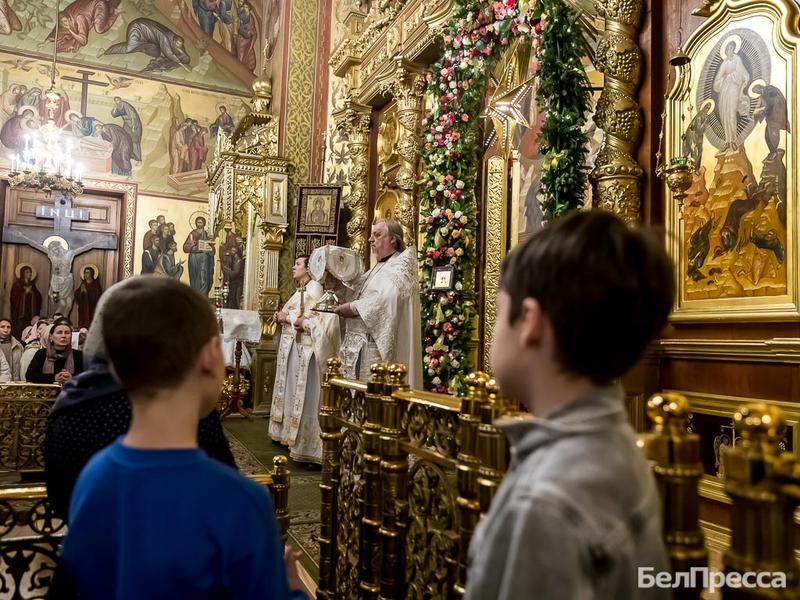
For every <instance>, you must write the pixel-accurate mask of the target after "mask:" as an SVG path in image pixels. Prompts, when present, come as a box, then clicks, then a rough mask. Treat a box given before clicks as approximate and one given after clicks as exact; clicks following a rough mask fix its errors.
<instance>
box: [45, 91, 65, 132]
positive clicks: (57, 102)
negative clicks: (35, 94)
mask: <svg viewBox="0 0 800 600" xmlns="http://www.w3.org/2000/svg"><path fill="white" fill-rule="evenodd" d="M69 112H70V110H69V97H68V96H67V94H66V92H64V91H61V90H56V91H54V92H52V93H51V92H48V93H46V94H42V96H41V98H40V99H39V118H40V119H41V121H42V122H43V123H44V122H47V121H53V122H54V123H55V124H56V126H57V127H64V125H66V124H67V113H69Z"/></svg>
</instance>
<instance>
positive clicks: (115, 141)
mask: <svg viewBox="0 0 800 600" xmlns="http://www.w3.org/2000/svg"><path fill="white" fill-rule="evenodd" d="M97 127H98V128H99V131H100V137H101V138H102V139H104V140H105V141H107V142H109V143H110V144H111V148H112V151H111V172H112V173H113V174H114V175H123V176H125V177H130V175H131V172H132V166H131V156H132V154H133V140H132V139H131V136H130V134H129V133H128V132H127V131H125V129H123V128H122V127H120V126H119V125H115V124H114V123H106V124H105V125H97Z"/></svg>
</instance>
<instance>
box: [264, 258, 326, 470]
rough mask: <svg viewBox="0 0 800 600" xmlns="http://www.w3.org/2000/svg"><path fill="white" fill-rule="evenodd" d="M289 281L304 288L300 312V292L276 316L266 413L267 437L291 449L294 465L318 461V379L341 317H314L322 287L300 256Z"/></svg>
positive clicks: (319, 455)
mask: <svg viewBox="0 0 800 600" xmlns="http://www.w3.org/2000/svg"><path fill="white" fill-rule="evenodd" d="M292 276H293V278H294V279H295V281H297V282H298V283H299V284H300V285H301V286H303V285H304V286H305V288H304V289H305V291H304V295H303V299H302V300H303V310H302V311H301V310H300V301H301V298H300V291H299V290H298V291H297V292H295V294H294V295H293V296H292V297H291V298H290V299H289V301H288V302H287V303H286V305H285V306H284V307H283V310H282V311H281V312H279V313H277V314H276V315H275V319H276V321H278V322H280V323H281V341H280V346H279V350H278V364H277V368H276V374H275V387H274V392H273V396H272V408H271V410H270V424H269V434H270V437H271V438H272V439H273V440H275V441H277V442H280V443H281V444H285V445H286V446H289V450H290V453H289V454H290V456H291V457H292V459H293V460H295V461H298V462H314V463H321V462H322V439H321V437H320V433H321V431H320V426H319V402H320V392H321V387H322V386H321V383H322V375H323V373H324V370H325V368H326V363H327V361H328V359H329V358H331V357H333V356H336V353H337V351H338V350H339V342H340V333H339V318H338V317H337V316H336V315H333V314H330V313H318V312H313V311H312V308H313V307H314V305H315V304H316V303H317V302H318V301H319V299H320V298H321V297H322V293H323V290H322V286H321V285H320V284H319V283H317V282H316V281H314V280H312V279H311V278H310V275H309V272H308V257H307V256H303V257H299V258H298V259H297V260H296V261H295V265H294V267H293V268H292Z"/></svg>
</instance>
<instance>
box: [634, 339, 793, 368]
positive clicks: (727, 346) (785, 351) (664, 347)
mask: <svg viewBox="0 0 800 600" xmlns="http://www.w3.org/2000/svg"><path fill="white" fill-rule="evenodd" d="M648 353H650V354H657V355H659V356H660V357H667V358H688V359H694V360H721V361H741V362H768V363H786V364H800V338H772V339H768V340H704V339H690V340H674V339H665V340H663V339H662V340H660V341H659V342H658V343H655V344H653V345H652V346H650V348H649V350H648Z"/></svg>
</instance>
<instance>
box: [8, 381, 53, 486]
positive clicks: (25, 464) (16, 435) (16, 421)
mask: <svg viewBox="0 0 800 600" xmlns="http://www.w3.org/2000/svg"><path fill="white" fill-rule="evenodd" d="M60 391H61V387H60V386H57V385H41V384H34V383H3V384H0V471H37V470H41V469H44V456H43V454H42V444H43V443H44V434H45V430H46V429H47V415H49V414H50V409H51V408H52V406H53V403H54V402H55V400H56V396H58V393H59V392H60Z"/></svg>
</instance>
